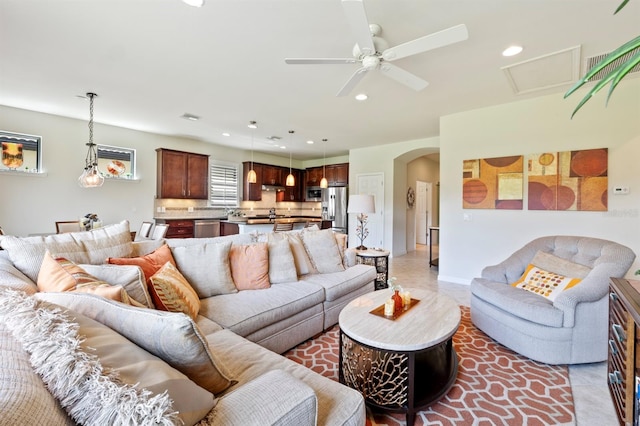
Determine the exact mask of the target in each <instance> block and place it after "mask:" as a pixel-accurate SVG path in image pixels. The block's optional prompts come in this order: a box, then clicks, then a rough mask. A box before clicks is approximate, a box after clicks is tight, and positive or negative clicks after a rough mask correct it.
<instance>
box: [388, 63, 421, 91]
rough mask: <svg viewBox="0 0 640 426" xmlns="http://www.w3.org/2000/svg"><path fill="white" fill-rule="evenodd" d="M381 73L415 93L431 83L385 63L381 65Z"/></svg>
mask: <svg viewBox="0 0 640 426" xmlns="http://www.w3.org/2000/svg"><path fill="white" fill-rule="evenodd" d="M380 72H382V74H384V75H386V76H387V77H390V78H392V79H394V80H395V81H397V82H398V83H402V84H404V85H405V86H407V87H410V88H411V89H413V90H415V91H419V90H422V89H424V88H425V87H427V86H428V85H429V82H427V81H425V80H423V79H421V78H420V77H418V76H417V75H414V74H411V73H410V72H409V71H405V70H403V69H402V68H400V67H397V66H395V65H393V64H388V63H384V64H382V65H380Z"/></svg>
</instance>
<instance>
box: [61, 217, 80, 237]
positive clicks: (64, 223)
mask: <svg viewBox="0 0 640 426" xmlns="http://www.w3.org/2000/svg"><path fill="white" fill-rule="evenodd" d="M78 231H84V228H83V227H82V225H80V221H79V220H60V221H56V234H64V233H66V232H78Z"/></svg>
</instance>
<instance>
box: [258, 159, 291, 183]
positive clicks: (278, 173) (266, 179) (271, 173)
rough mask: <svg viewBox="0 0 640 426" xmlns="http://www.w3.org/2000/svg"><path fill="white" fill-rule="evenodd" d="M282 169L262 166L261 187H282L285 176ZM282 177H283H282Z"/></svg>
mask: <svg viewBox="0 0 640 426" xmlns="http://www.w3.org/2000/svg"><path fill="white" fill-rule="evenodd" d="M287 174H288V171H287V173H286V174H285V172H284V169H283V168H282V167H278V166H269V165H265V164H263V165H262V184H263V185H276V186H282V185H284V179H285V177H286V176H287ZM283 175H284V177H283Z"/></svg>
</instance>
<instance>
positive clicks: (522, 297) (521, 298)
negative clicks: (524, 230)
mask: <svg viewBox="0 0 640 426" xmlns="http://www.w3.org/2000/svg"><path fill="white" fill-rule="evenodd" d="M538 251H540V252H543V253H549V254H551V255H553V256H548V257H551V258H555V259H558V262H560V263H563V262H564V263H566V264H568V265H575V266H576V268H577V269H582V270H583V278H582V281H581V282H580V283H579V284H578V285H577V286H575V287H573V288H570V289H567V290H564V291H562V292H561V293H560V294H559V295H558V296H557V297H556V298H555V300H554V301H551V300H549V299H547V298H545V297H543V296H540V295H538V294H535V293H532V292H529V291H526V290H523V289H522V288H517V287H513V286H511V285H510V284H511V283H513V282H515V281H517V280H518V279H519V278H520V277H521V276H522V274H523V272H524V271H525V269H526V268H527V266H528V265H529V263H531V261H532V259H534V257H535V256H536V254H537V253H538ZM634 259H635V254H634V252H633V251H632V250H631V249H629V248H628V247H626V246H623V245H621V244H618V243H615V242H612V241H607V240H602V239H597V238H588V237H575V236H549V237H542V238H538V239H535V240H533V241H531V242H530V243H528V244H526V245H525V246H524V247H522V248H521V249H520V250H518V251H516V252H515V253H513V254H512V255H511V256H509V258H507V259H506V260H505V261H503V262H501V263H500V264H498V265H494V266H488V267H486V268H484V269H483V271H482V274H481V277H480V278H474V279H473V281H472V282H471V321H472V322H473V323H474V324H475V326H476V327H478V328H479V329H480V330H482V331H483V332H485V333H486V334H487V335H489V336H490V337H491V338H493V339H494V340H496V341H498V342H499V343H501V344H503V345H504V346H506V347H508V348H510V349H512V350H513V351H515V352H518V353H520V354H522V355H524V356H526V357H528V358H531V359H533V360H536V361H540V362H544V363H547V364H580V363H590V362H599V361H604V360H606V359H607V348H608V346H607V336H608V307H609V299H608V295H609V278H610V277H617V278H621V277H623V276H624V275H625V274H626V273H627V271H628V270H629V268H630V267H631V264H632V263H633V261H634ZM565 261H568V262H565ZM536 266H540V265H536ZM585 266H586V267H587V268H585ZM565 267H566V265H565ZM552 272H558V271H552ZM558 273H559V272H558Z"/></svg>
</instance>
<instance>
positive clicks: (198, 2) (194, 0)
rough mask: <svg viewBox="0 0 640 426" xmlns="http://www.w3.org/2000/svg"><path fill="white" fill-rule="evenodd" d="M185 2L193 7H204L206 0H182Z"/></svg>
mask: <svg viewBox="0 0 640 426" xmlns="http://www.w3.org/2000/svg"><path fill="white" fill-rule="evenodd" d="M182 1H183V3H185V4H188V5H189V6H193V7H202V6H204V0H182Z"/></svg>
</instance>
